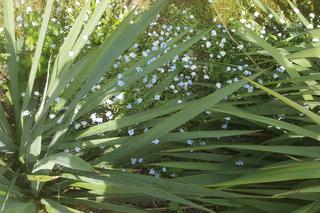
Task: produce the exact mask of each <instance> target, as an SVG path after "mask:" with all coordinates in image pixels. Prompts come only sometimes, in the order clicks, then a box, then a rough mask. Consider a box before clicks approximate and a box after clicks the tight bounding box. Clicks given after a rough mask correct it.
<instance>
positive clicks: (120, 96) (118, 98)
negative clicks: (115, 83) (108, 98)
mask: <svg viewBox="0 0 320 213" xmlns="http://www.w3.org/2000/svg"><path fill="white" fill-rule="evenodd" d="M116 99H117V100H119V101H121V100H124V94H123V93H120V94H118V95H117V96H116Z"/></svg>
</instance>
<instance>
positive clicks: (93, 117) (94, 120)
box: [90, 113, 103, 124]
mask: <svg viewBox="0 0 320 213" xmlns="http://www.w3.org/2000/svg"><path fill="white" fill-rule="evenodd" d="M90 118H91V120H92V123H97V124H99V123H102V122H103V119H102V118H101V117H98V116H97V113H93V114H91V115H90Z"/></svg>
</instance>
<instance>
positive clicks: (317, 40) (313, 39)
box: [312, 38, 320, 43]
mask: <svg viewBox="0 0 320 213" xmlns="http://www.w3.org/2000/svg"><path fill="white" fill-rule="evenodd" d="M319 41H320V39H319V38H312V42H313V43H317V42H319Z"/></svg>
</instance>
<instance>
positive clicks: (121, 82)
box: [117, 80, 125, 87]
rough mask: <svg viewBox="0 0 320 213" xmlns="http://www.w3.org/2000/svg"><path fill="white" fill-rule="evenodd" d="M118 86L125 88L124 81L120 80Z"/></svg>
mask: <svg viewBox="0 0 320 213" xmlns="http://www.w3.org/2000/svg"><path fill="white" fill-rule="evenodd" d="M117 84H118V86H120V87H123V86H124V85H125V83H124V81H122V80H118V82H117Z"/></svg>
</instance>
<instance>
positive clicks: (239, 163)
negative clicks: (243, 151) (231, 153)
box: [234, 160, 244, 166]
mask: <svg viewBox="0 0 320 213" xmlns="http://www.w3.org/2000/svg"><path fill="white" fill-rule="evenodd" d="M234 164H235V165H237V166H243V165H244V162H243V161H242V160H238V161H236V162H234Z"/></svg>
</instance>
